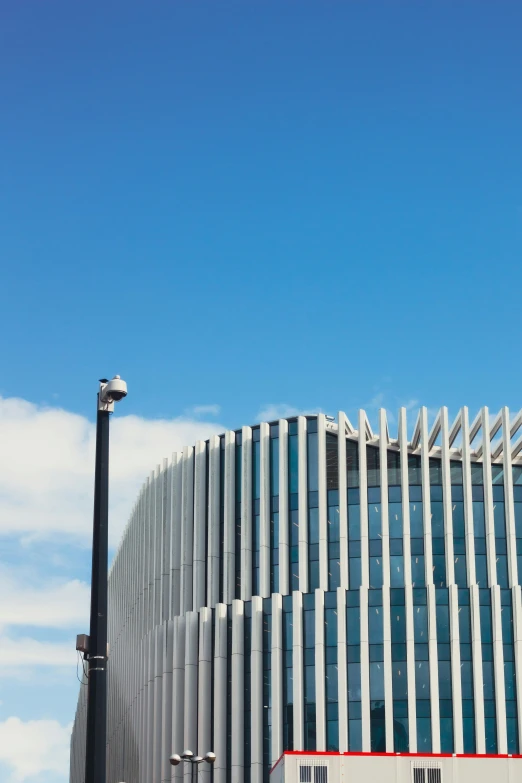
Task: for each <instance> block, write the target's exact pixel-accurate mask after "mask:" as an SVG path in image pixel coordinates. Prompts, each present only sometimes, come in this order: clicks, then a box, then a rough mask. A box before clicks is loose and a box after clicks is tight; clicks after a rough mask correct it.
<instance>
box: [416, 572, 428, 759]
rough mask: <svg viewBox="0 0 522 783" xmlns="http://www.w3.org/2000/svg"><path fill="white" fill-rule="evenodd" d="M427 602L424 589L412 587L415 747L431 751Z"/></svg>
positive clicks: (422, 751)
mask: <svg viewBox="0 0 522 783" xmlns="http://www.w3.org/2000/svg"><path fill="white" fill-rule="evenodd" d="M428 639H429V634H428V604H427V595H426V589H425V588H423V587H415V588H414V589H413V641H414V645H415V647H414V649H415V700H416V701H415V708H416V713H417V749H418V751H419V753H431V748H432V743H431V701H430V697H431V690H430V663H429V644H428Z"/></svg>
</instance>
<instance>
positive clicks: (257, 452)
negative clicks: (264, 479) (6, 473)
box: [252, 427, 261, 595]
mask: <svg viewBox="0 0 522 783" xmlns="http://www.w3.org/2000/svg"><path fill="white" fill-rule="evenodd" d="M260 435H261V433H260V429H259V427H256V428H255V429H254V430H252V595H259V550H260V543H261V522H260V520H261V517H260V515H259V514H260V510H259V498H260V497H261V443H260V440H259V439H260Z"/></svg>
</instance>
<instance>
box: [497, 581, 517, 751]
mask: <svg viewBox="0 0 522 783" xmlns="http://www.w3.org/2000/svg"><path fill="white" fill-rule="evenodd" d="M500 601H501V605H502V606H501V611H502V615H501V617H502V646H503V650H504V687H505V691H506V716H507V717H506V720H507V726H506V728H507V744H508V753H518V752H519V749H518V714H517V684H516V670H515V649H514V646H513V642H514V635H513V605H512V595H511V590H501V591H500Z"/></svg>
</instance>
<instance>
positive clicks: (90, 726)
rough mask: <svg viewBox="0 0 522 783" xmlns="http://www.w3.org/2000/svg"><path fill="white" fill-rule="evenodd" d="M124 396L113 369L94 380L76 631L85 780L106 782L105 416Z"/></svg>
mask: <svg viewBox="0 0 522 783" xmlns="http://www.w3.org/2000/svg"><path fill="white" fill-rule="evenodd" d="M126 396H127V384H126V383H125V381H122V380H121V378H120V376H119V375H115V376H114V378H113V379H112V380H111V381H108V380H107V379H106V378H102V379H101V380H100V388H99V391H98V414H97V417H96V467H95V474H94V521H93V535H92V577H91V625H90V633H89V637H88V638H86V637H85V636H81V637H78V640H81V641H78V642H77V649H80V650H81V651H82V652H83V653H84V655H85V659H86V661H87V663H88V667H89V668H88V677H89V680H88V684H87V742H86V759H85V783H105V782H106V742H107V568H108V563H107V561H108V548H109V539H108V521H109V416H110V414H111V413H112V412H113V410H114V403H115V402H119V401H120V400H122V399H123V398H124V397H126Z"/></svg>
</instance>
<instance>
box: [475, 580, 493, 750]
mask: <svg viewBox="0 0 522 783" xmlns="http://www.w3.org/2000/svg"><path fill="white" fill-rule="evenodd" d="M479 603H480V638H481V644H482V679H483V685H484V723H485V732H486V753H498V750H497V747H498V746H497V710H496V706H495V670H494V666H493V623H492V615H491V593H490V591H489V590H488V589H486V588H484V589H482V590H479Z"/></svg>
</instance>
